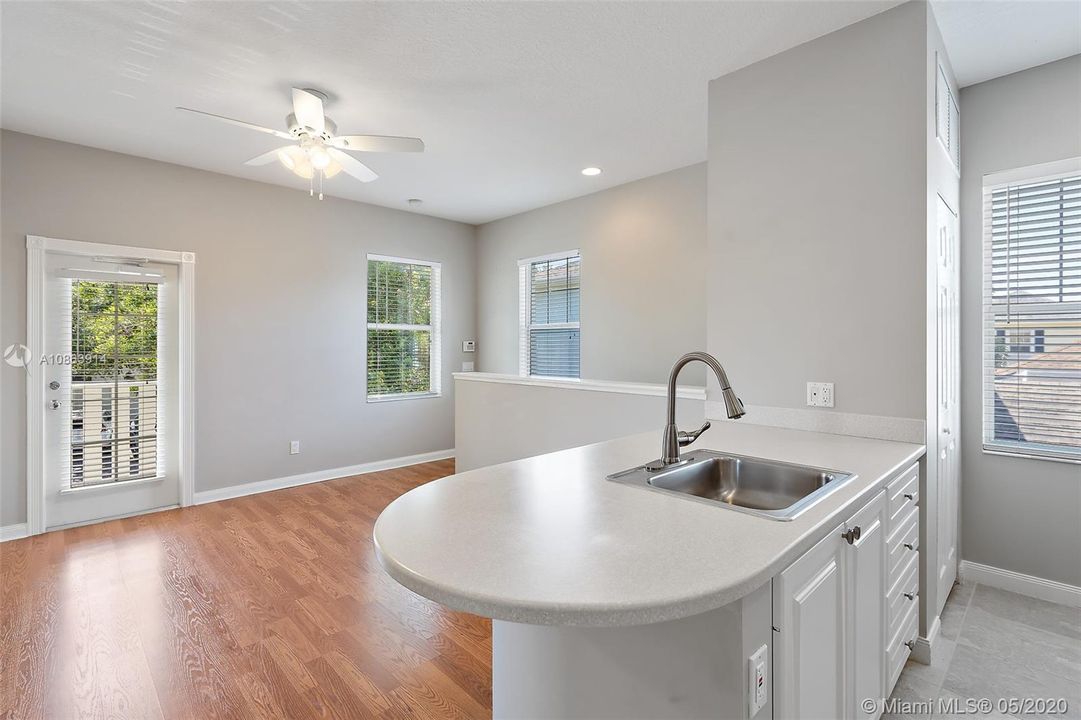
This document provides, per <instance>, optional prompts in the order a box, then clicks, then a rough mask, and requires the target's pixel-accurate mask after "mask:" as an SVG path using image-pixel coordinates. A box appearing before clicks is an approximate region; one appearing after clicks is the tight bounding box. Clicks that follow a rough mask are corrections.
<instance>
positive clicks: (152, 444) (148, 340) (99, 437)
mask: <svg viewBox="0 0 1081 720" xmlns="http://www.w3.org/2000/svg"><path fill="white" fill-rule="evenodd" d="M158 304H159V302H158V286H157V285H140V284H135V283H122V282H108V281H99V280H87V279H73V280H72V281H71V350H72V364H71V396H70V398H71V404H70V416H69V417H70V423H69V425H68V432H69V435H68V447H69V452H70V456H69V465H68V468H69V473H70V475H69V477H68V483H67V485H68V487H71V488H80V487H89V486H93V485H102V484H106V483H114V482H122V481H126V480H138V479H142V478H150V477H155V476H156V475H157V474H158V465H159V462H158V460H159V458H158V448H157V443H158V414H159V412H160V410H161V408H159V403H160V398H159V397H158Z"/></svg>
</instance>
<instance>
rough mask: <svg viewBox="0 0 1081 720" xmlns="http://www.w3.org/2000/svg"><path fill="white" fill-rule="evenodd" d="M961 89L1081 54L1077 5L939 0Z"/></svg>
mask: <svg viewBox="0 0 1081 720" xmlns="http://www.w3.org/2000/svg"><path fill="white" fill-rule="evenodd" d="M934 9H935V19H936V20H937V21H938V27H939V30H941V31H942V40H943V42H945V43H946V50H947V52H949V55H950V64H952V65H953V71H954V74H955V75H956V76H957V83H958V84H959V85H960V86H961V87H965V86H966V85H973V84H975V83H978V82H983V81H984V80H990V79H992V78H996V77H1001V76H1003V75H1008V74H1010V73H1015V72H1019V71H1021V70H1026V69H1028V68H1031V67H1036V66H1037V65H1043V64H1044V63H1049V62H1051V61H1053V60H1060V59H1062V58H1064V57H1069V56H1071V55H1077V54H1078V53H1081V2H1079V1H1078V0H1009V1H1008V2H1005V1H1002V0H999V1H997V2H996V1H992V0H935V2H934Z"/></svg>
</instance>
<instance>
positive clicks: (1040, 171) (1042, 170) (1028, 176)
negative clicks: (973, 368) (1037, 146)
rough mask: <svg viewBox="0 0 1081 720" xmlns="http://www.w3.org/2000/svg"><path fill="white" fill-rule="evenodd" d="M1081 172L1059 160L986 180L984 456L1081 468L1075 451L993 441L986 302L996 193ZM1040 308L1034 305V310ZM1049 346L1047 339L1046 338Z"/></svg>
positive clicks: (1080, 454) (990, 314)
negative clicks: (992, 205) (1014, 458)
mask: <svg viewBox="0 0 1081 720" xmlns="http://www.w3.org/2000/svg"><path fill="white" fill-rule="evenodd" d="M1079 172H1081V157H1077V158H1069V159H1067V160H1060V161H1056V162H1049V163H1043V164H1040V165H1031V166H1027V167H1022V168H1016V169H1013V170H1005V171H1002V172H997V173H989V174H987V175H984V176H983V208H982V209H981V217H980V222H981V225H982V228H983V234H982V235H983V253H982V261H983V269H982V271H981V276H982V277H981V288H982V290H981V292H982V295H981V298H980V303H981V310H982V316H983V325H982V327H981V335H980V347H981V353H980V355H981V361H980V362H981V365H982V366H981V368H980V371H981V378H982V380H981V395H980V403H981V405H982V415H983V423H982V428H981V433H982V437H983V452H984V454H987V455H1005V456H1010V457H1022V458H1028V459H1032V460H1049V461H1052V462H1065V463H1074V464H1081V451H1076V452H1075V451H1072V450H1060V449H1057V448H1049V447H1046V446H1043V445H1039V444H1037V443H1012V442H1005V441H1002V440H995V439H994V423H995V418H994V410H993V406H992V403H989V402H987V398H988V397H990V396H993V393H994V381H995V364H994V360H993V354H992V359H991V360H990V361H989V360H988V358H987V352H986V349H985V348H984V343H985V342H986V338H987V334H988V333H989V332H990V330H991V329H992V328H994V322H995V312H994V309H995V307H996V306H995V305H993V304H990V303H988V302H986V301H985V297H984V296H986V295H987V284H988V283H989V282H990V277H989V270H988V268H990V267H991V252H992V249H991V223H990V222H989V215H990V206H991V194H992V193H994V192H995V191H997V190H1001V189H1003V188H1005V187H1007V186H1010V185H1021V184H1028V183H1037V182H1042V181H1047V180H1054V179H1057V178H1059V177H1062V176H1064V175H1075V174H1077V173H1079ZM1074 304H1076V305H1078V310H1079V311H1081V303H1069V305H1074ZM1037 307H1039V306H1038V305H1033V306H1032V308H1033V309H1035V308H1037ZM1055 307H1056V309H1060V308H1062V304H1059V303H1056V304H1055ZM1009 339H1010V338H1009V337H1007V338H1006V340H1007V345H1009ZM1045 342H1046V338H1045Z"/></svg>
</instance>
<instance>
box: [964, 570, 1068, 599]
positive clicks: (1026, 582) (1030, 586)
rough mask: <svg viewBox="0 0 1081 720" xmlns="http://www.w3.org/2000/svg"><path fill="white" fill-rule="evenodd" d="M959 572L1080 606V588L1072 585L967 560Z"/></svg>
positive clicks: (970, 578) (990, 583)
mask: <svg viewBox="0 0 1081 720" xmlns="http://www.w3.org/2000/svg"><path fill="white" fill-rule="evenodd" d="M960 572H961V577H962V578H964V579H965V580H966V581H968V582H974V583H978V584H980V585H987V586H990V587H995V588H999V589H1000V590H1009V591H1010V592H1015V593H1019V594H1021V595H1028V596H1029V597H1034V598H1039V599H1040V600H1047V601H1049V602H1053V603H1059V604H1060V605H1068V606H1070V607H1081V587H1077V586H1076V585H1067V584H1066V583H1060V582H1056V581H1054V580H1045V579H1044V578H1040V577H1035V576H1034V575H1025V574H1023V573H1018V572H1013V571H1012V570H1003V569H1002V568H997V567H992V566H991V565H981V564H980V563H974V562H970V561H968V560H962V561H961V568H960Z"/></svg>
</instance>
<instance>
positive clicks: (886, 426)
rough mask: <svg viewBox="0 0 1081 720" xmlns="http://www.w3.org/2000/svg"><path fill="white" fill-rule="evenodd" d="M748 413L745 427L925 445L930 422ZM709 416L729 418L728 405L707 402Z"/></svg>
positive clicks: (830, 413)
mask: <svg viewBox="0 0 1081 720" xmlns="http://www.w3.org/2000/svg"><path fill="white" fill-rule="evenodd" d="M745 409H746V411H747V414H746V415H744V416H743V417H742V418H740V419H739V420H738V422H741V423H743V424H745V425H748V424H750V425H769V426H770V427H781V428H788V429H790V430H809V431H811V432H821V433H829V434H831V435H852V436H855V437H865V438H873V439H875V440H895V441H897V442H907V443H915V444H917V445H922V444H924V443H925V442H926V441H927V440H926V433H927V423H925V422H924V421H923V420H918V419H915V418H899V417H886V416H883V415H860V414H858V413H845V412H837V411H836V410H815V409H812V408H782V407H768V406H765V405H746V406H745ZM706 417H707V418H709V419H710V420H723V419H725V418H726V413H725V410H724V403H722V402H721V401H719V400H707V401H706Z"/></svg>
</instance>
